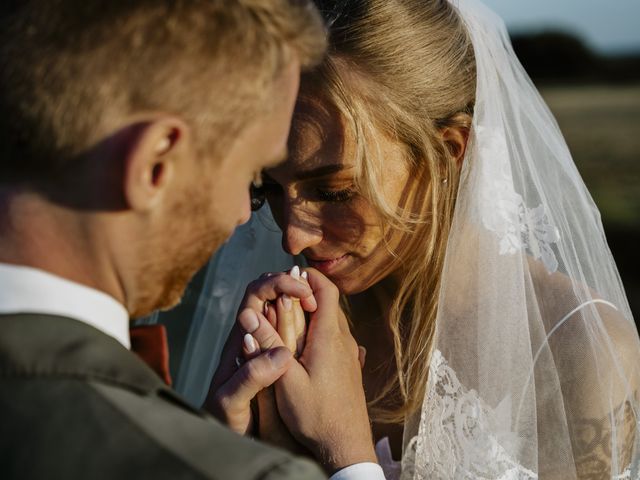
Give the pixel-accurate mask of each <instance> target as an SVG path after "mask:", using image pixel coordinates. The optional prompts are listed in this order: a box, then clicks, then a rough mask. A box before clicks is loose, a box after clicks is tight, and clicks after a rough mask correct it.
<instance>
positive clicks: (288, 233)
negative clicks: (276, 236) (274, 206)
mask: <svg viewBox="0 0 640 480" xmlns="http://www.w3.org/2000/svg"><path fill="white" fill-rule="evenodd" d="M321 241H322V226H321V224H320V222H319V221H318V219H317V218H315V217H314V216H311V215H308V214H304V213H302V212H296V211H295V210H290V211H289V212H288V215H286V217H285V223H284V225H282V247H283V248H284V250H285V251H286V252H287V253H289V254H290V255H299V254H300V253H302V252H303V251H304V250H305V249H307V248H310V247H313V246H314V245H317V244H318V243H320V242H321Z"/></svg>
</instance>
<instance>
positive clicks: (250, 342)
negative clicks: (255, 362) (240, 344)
mask: <svg viewBox="0 0 640 480" xmlns="http://www.w3.org/2000/svg"><path fill="white" fill-rule="evenodd" d="M244 348H246V349H247V353H255V352H256V351H257V350H258V344H257V343H256V341H255V340H254V339H253V335H251V334H250V333H247V334H246V335H245V336H244Z"/></svg>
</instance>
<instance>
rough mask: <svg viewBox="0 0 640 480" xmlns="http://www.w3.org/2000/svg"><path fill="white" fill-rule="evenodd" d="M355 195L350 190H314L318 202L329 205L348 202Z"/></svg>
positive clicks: (353, 191)
mask: <svg viewBox="0 0 640 480" xmlns="http://www.w3.org/2000/svg"><path fill="white" fill-rule="evenodd" d="M355 193H356V192H355V190H353V189H352V188H345V189H341V190H331V189H322V188H317V189H316V195H317V197H318V199H319V200H320V201H322V202H331V203H341V202H348V201H349V200H351V199H352V198H353V197H354V195H355Z"/></svg>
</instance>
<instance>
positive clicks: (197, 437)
mask: <svg viewBox="0 0 640 480" xmlns="http://www.w3.org/2000/svg"><path fill="white" fill-rule="evenodd" d="M0 385H2V386H1V387H0V417H2V418H1V420H0V423H1V424H3V430H4V431H5V432H3V435H2V436H1V437H2V439H1V440H0V451H1V452H2V454H0V470H2V471H3V472H6V473H8V476H7V477H6V478H21V479H22V478H44V477H46V478H54V479H55V478H78V477H84V478H95V479H101V478H105V479H106V478H122V479H127V478H139V479H145V478H149V479H154V480H159V479H165V478H167V479H169V478H171V479H188V480H191V479H194V480H195V479H225V480H226V479H235V478H238V479H240V478H242V479H256V480H258V479H269V480H276V479H283V480H285V479H292V480H293V479H300V480H317V479H321V478H326V477H324V476H323V475H322V473H321V472H320V470H319V469H318V468H317V467H316V466H315V465H314V464H312V463H311V462H307V461H305V460H301V459H297V458H295V457H293V456H291V455H289V454H287V453H285V452H283V451H280V450H278V449H274V448H271V447H268V446H266V445H263V444H261V443H259V442H255V441H253V440H251V439H248V438H244V437H241V436H239V435H236V434H234V433H233V432H231V431H230V430H228V429H227V428H225V427H224V426H223V425H221V424H220V423H218V422H217V421H216V420H214V419H213V418H212V417H210V416H208V415H206V414H204V413H202V412H198V411H196V410H194V409H189V408H188V407H186V405H185V404H183V403H182V401H181V400H180V398H179V397H178V396H177V394H175V393H168V392H163V391H159V392H155V393H152V394H141V393H139V392H134V391H132V390H130V389H127V388H124V387H122V386H120V385H114V384H109V383H103V382H96V381H89V382H87V381H82V380H78V379H53V378H35V379H24V378H20V379H6V378H5V379H0Z"/></svg>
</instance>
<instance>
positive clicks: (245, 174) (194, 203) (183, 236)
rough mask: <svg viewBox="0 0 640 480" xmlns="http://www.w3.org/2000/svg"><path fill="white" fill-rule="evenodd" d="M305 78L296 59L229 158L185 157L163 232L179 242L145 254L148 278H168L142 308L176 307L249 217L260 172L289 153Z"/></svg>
mask: <svg viewBox="0 0 640 480" xmlns="http://www.w3.org/2000/svg"><path fill="white" fill-rule="evenodd" d="M299 77H300V66H299V63H298V62H297V61H293V62H291V64H290V65H289V67H288V68H287V69H286V70H285V71H284V73H283V74H282V76H281V78H280V79H279V80H277V81H276V82H275V84H274V86H273V90H274V93H273V95H271V97H270V98H271V99H273V107H272V108H270V109H269V110H268V112H267V113H266V114H265V115H260V116H259V117H257V118H256V119H255V121H254V122H253V123H252V124H250V125H249V126H248V127H247V128H246V129H245V130H244V131H243V132H242V133H241V134H240V135H239V137H238V138H237V139H236V141H235V143H234V144H233V145H232V147H231V149H230V150H229V152H228V154H227V155H226V156H225V158H223V159H220V160H217V161H215V162H214V161H213V159H207V158H205V159H203V158H195V155H193V156H192V157H191V158H189V159H188V160H187V159H185V160H187V161H185V165H184V166H183V171H181V172H180V178H181V184H182V185H180V186H177V187H176V188H178V189H180V190H181V192H180V193H179V194H178V193H176V195H175V197H176V198H178V197H179V200H178V201H177V202H176V203H175V204H174V205H173V206H172V208H171V210H170V211H169V212H168V214H167V215H165V217H166V222H164V223H163V225H162V226H161V227H160V230H161V232H160V233H159V234H158V235H157V237H158V238H159V239H163V238H166V237H167V236H170V237H171V238H173V239H174V240H175V242H174V243H173V244H172V245H171V247H170V248H167V245H166V243H167V242H166V239H165V240H163V241H161V242H160V241H159V244H158V245H157V246H156V247H157V248H155V250H154V251H155V253H154V254H152V255H145V256H146V257H148V258H150V259H152V264H150V265H146V266H145V267H144V268H143V269H142V271H141V275H143V276H144V277H145V278H151V274H150V272H157V273H156V274H155V277H154V278H162V279H165V280H166V281H163V282H157V283H155V284H154V291H153V292H146V295H145V297H144V302H143V303H144V304H145V305H143V306H142V307H141V309H140V310H141V311H143V312H144V311H147V310H149V309H151V310H153V309H154V308H153V307H154V304H155V308H158V307H159V308H170V307H173V306H175V305H176V304H177V303H178V302H179V301H180V298H181V297H182V294H183V293H184V289H185V288H186V285H187V283H188V282H189V280H190V279H191V277H192V276H193V275H194V274H195V273H196V272H197V271H198V269H199V268H201V267H202V265H203V264H204V263H205V262H206V261H207V259H209V258H210V257H211V255H212V254H213V252H214V251H215V250H217V249H218V248H219V247H220V246H221V245H222V243H223V242H224V241H225V240H227V239H228V238H229V237H230V236H231V235H232V234H233V231H234V229H235V228H236V227H237V226H238V225H241V224H243V223H245V222H246V221H247V220H248V219H249V217H250V214H251V210H250V198H249V185H250V183H251V181H252V180H253V179H254V178H255V175H256V172H259V171H261V170H262V169H263V168H267V167H271V166H274V165H277V164H278V163H280V162H282V161H283V160H284V158H285V156H286V147H287V138H288V135H289V128H290V126H291V117H292V113H293V108H294V105H295V100H296V95H297V93H298V85H299ZM196 186H197V187H196ZM148 236H149V235H148ZM151 237H153V235H151ZM146 253H149V252H146ZM176 258H182V260H183V261H182V262H180V264H181V265H184V267H183V268H181V269H176V268H175V265H176V263H177V262H176ZM160 269H162V270H160Z"/></svg>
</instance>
